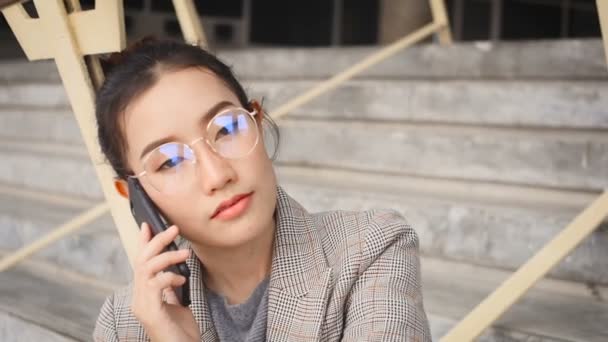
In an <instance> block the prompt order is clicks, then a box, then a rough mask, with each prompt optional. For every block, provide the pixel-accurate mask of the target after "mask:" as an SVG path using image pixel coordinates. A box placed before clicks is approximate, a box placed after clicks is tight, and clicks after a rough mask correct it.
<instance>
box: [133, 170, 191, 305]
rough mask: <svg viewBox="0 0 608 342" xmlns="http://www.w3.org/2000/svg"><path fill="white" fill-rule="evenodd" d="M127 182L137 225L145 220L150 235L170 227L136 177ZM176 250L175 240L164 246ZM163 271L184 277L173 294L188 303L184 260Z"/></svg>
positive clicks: (186, 271) (188, 276) (188, 280)
mask: <svg viewBox="0 0 608 342" xmlns="http://www.w3.org/2000/svg"><path fill="white" fill-rule="evenodd" d="M127 182H128V183H129V202H130V205H131V213H132V214H133V217H134V218H135V222H137V226H138V227H140V228H141V224H142V223H143V222H146V223H147V224H148V225H149V226H150V229H151V231H152V235H153V236H154V235H156V234H158V233H160V232H162V231H164V230H166V229H167V228H169V227H170V225H169V223H168V222H167V220H166V219H165V217H164V216H163V215H162V214H161V213H160V211H159V210H158V208H157V207H156V205H155V204H154V202H152V199H150V196H148V194H147V193H146V191H145V190H144V188H143V187H142V186H141V184H140V183H139V180H138V179H137V178H131V177H129V178H128V181H127ZM176 250H178V248H177V245H176V244H175V242H173V241H171V243H170V244H169V245H168V246H167V247H166V248H165V250H164V251H163V252H166V251H176ZM165 271H170V272H173V273H176V274H180V275H182V276H184V277H185V278H186V282H185V283H184V284H183V285H181V286H179V287H176V288H175V294H176V295H177V298H178V299H179V301H180V303H181V304H182V305H183V306H189V305H190V269H189V268H188V265H186V263H185V262H181V263H179V264H175V265H171V266H169V267H168V268H167V269H165Z"/></svg>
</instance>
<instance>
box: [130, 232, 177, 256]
mask: <svg viewBox="0 0 608 342" xmlns="http://www.w3.org/2000/svg"><path fill="white" fill-rule="evenodd" d="M148 230H149V233H147V234H150V235H151V229H150V228H149V227H148ZM178 233H179V229H177V226H171V227H169V228H168V229H167V230H165V231H163V232H160V233H159V234H156V235H155V236H154V237H152V239H150V240H149V241H148V242H146V243H145V244H144V246H143V248H142V250H141V252H140V254H139V262H140V263H144V262H147V261H148V260H150V259H151V258H152V257H154V256H156V255H158V254H160V253H161V252H162V251H163V249H164V248H165V247H167V245H168V244H170V243H171V242H172V241H173V240H175V238H176V237H177V234H178ZM144 238H145V236H144V237H143V238H142V241H143V239H144Z"/></svg>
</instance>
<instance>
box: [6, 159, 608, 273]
mask: <svg viewBox="0 0 608 342" xmlns="http://www.w3.org/2000/svg"><path fill="white" fill-rule="evenodd" d="M277 171H278V175H279V180H280V184H282V185H283V186H284V187H285V188H286V189H287V190H288V191H289V193H290V194H292V195H293V196H294V197H295V198H296V199H298V200H299V201H300V202H301V203H302V204H303V205H304V206H305V207H306V208H309V210H311V211H324V210H333V209H352V210H364V209H369V208H375V207H390V208H394V209H396V210H398V211H400V212H401V213H403V214H404V215H405V217H407V218H408V219H409V220H410V221H411V223H412V225H413V227H415V229H416V231H417V232H418V233H419V236H420V243H421V249H422V252H423V253H424V254H425V255H429V256H433V257H439V258H444V259H449V260H459V261H463V262H468V263H473V264H478V265H485V266H490V267H499V268H505V269H510V270H513V269H516V268H518V267H519V266H520V265H521V264H523V263H524V262H525V261H526V260H527V259H528V258H529V257H531V256H532V255H534V253H536V252H537V251H538V250H539V249H540V248H541V247H542V246H543V245H544V244H545V243H546V242H548V241H549V240H550V239H551V238H552V237H554V236H555V235H556V234H557V233H558V232H559V231H560V230H561V229H563V228H564V227H565V226H566V225H567V224H568V223H569V222H570V221H571V220H572V219H573V218H574V217H575V216H576V215H577V214H578V213H579V212H580V211H581V210H582V209H583V208H584V207H585V206H586V205H587V204H589V203H590V202H591V201H592V200H593V198H594V197H595V196H596V194H595V193H589V192H575V191H562V190H552V189H535V188H527V187H513V186H506V185H497V184H489V183H463V182H454V181H447V180H435V179H424V178H413V177H403V176H395V175H390V174H369V173H360V172H353V171H345V170H336V169H328V168H325V169H314V168H302V167H293V166H278V167H277ZM68 179H69V178H68ZM97 200H100V199H97ZM0 203H2V206H1V208H2V209H0V222H1V223H2V225H3V226H5V227H6V228H5V229H4V230H3V232H4V234H6V235H7V238H4V239H2V240H0V248H1V249H5V250H12V249H16V248H18V247H20V246H23V245H25V244H26V243H28V242H31V241H33V240H34V239H36V238H38V237H39V236H41V235H42V234H44V233H46V232H48V231H49V230H50V229H52V228H53V227H56V226H59V225H60V224H61V223H63V222H66V221H68V220H70V219H71V218H72V217H74V216H75V215H76V214H78V213H79V212H82V211H84V210H85V209H87V208H89V207H92V206H93V203H95V201H94V200H91V199H86V198H82V197H74V196H69V197H68V196H60V195H58V194H56V193H55V192H52V193H51V194H48V193H44V192H41V191H40V190H35V191H32V190H29V192H28V190H27V189H24V188H16V187H9V186H6V185H5V186H3V187H2V186H0ZM125 205H126V202H125ZM32 208H35V209H34V210H32ZM113 227H114V226H113V224H112V221H111V219H110V218H109V215H107V216H106V217H104V218H103V219H100V220H99V222H96V223H93V224H91V225H90V226H87V227H85V228H84V230H83V231H82V232H81V233H80V234H79V235H75V236H73V237H70V238H69V239H65V240H61V241H60V242H58V243H56V244H54V245H52V246H49V247H48V248H47V249H45V250H43V251H41V252H40V254H39V255H37V257H38V258H39V259H42V260H45V261H48V262H53V263H57V264H59V265H61V266H63V267H67V268H70V269H72V270H74V271H77V272H80V273H84V274H89V275H91V276H98V277H103V278H105V279H114V280H115V281H125V280H126V279H128V278H129V276H130V269H129V268H128V266H127V263H126V261H124V260H126V255H124V253H123V252H122V250H121V248H120V241H119V239H118V236H117V233H116V231H115V230H114V228H113ZM505 241H509V243H505ZM606 246H608V231H606V230H605V229H600V230H598V231H597V232H595V233H594V234H592V235H591V236H590V237H589V238H588V239H587V240H586V241H585V242H584V243H583V244H582V245H581V246H579V247H578V248H577V249H576V250H575V251H574V252H573V253H572V254H571V255H569V256H568V257H567V258H566V259H565V260H564V261H563V262H561V263H560V264H559V265H558V266H557V267H556V268H555V269H554V270H553V271H552V272H551V276H552V277H556V278H561V279H568V280H572V281H578V282H585V283H593V284H608V248H606ZM91 260H96V263H94V264H91ZM123 261H124V263H123V264H121V262H123Z"/></svg>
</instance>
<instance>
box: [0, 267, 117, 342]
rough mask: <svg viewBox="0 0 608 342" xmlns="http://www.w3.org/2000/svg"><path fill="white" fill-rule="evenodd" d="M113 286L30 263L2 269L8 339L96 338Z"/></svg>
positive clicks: (0, 304) (2, 319) (2, 332)
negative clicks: (104, 306) (102, 309)
mask: <svg viewBox="0 0 608 342" xmlns="http://www.w3.org/2000/svg"><path fill="white" fill-rule="evenodd" d="M112 290H113V289H112V288H107V287H104V286H100V285H99V284H97V283H96V282H94V281H91V280H86V279H84V278H82V277H80V276H78V275H75V274H72V273H69V272H65V271H62V270H60V269H56V268H51V267H43V266H41V265H38V264H35V263H32V262H28V263H27V264H25V265H21V266H19V267H17V268H13V269H10V270H7V271H4V272H2V273H0V326H4V327H5V329H0V337H2V341H24V342H25V341H53V342H55V341H56V342H68V341H69V342H72V341H91V340H92V333H93V327H94V326H95V320H96V319H97V315H98V313H99V309H100V308H101V305H102V304H103V301H104V299H105V297H106V296H107V295H109V294H110V293H111V292H112Z"/></svg>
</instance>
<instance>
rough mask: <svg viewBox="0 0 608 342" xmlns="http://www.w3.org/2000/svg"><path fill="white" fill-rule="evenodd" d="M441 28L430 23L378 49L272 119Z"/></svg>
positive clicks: (303, 96)
mask: <svg viewBox="0 0 608 342" xmlns="http://www.w3.org/2000/svg"><path fill="white" fill-rule="evenodd" d="M441 27H442V24H441V23H437V22H435V23H430V24H427V25H426V26H423V27H422V28H420V29H418V30H417V31H414V32H412V33H410V34H408V35H407V36H405V37H403V38H401V39H399V40H397V41H396V42H394V43H392V44H390V45H388V46H386V47H384V48H382V49H380V50H379V51H377V52H375V53H373V54H371V55H370V56H368V57H366V58H364V59H363V60H362V61H360V62H358V63H355V65H353V66H351V67H349V68H348V69H346V70H344V71H342V72H340V73H338V74H336V75H334V76H333V77H331V78H329V79H327V80H325V81H322V82H320V83H319V84H317V85H316V86H314V87H312V88H311V89H309V90H307V91H305V92H304V93H303V94H301V95H299V96H297V97H295V98H293V99H291V100H289V101H288V102H287V103H285V104H283V105H282V106H280V107H279V108H277V109H276V110H274V111H273V113H272V114H271V115H272V117H273V119H279V118H280V117H282V116H284V115H287V114H288V113H289V112H291V111H292V110H294V109H295V108H298V107H300V106H302V105H303V104H305V103H307V102H309V101H312V100H313V99H315V98H317V97H319V96H321V95H323V94H325V93H326V92H328V91H330V90H332V89H334V88H336V87H338V86H339V85H341V84H342V83H344V82H346V81H347V80H349V79H351V78H353V77H355V76H356V75H357V74H359V73H361V72H363V71H365V70H367V69H369V68H371V67H372V66H374V65H376V64H378V63H380V62H381V61H383V60H385V59H387V58H389V57H390V56H393V55H394V54H396V53H397V52H399V51H401V50H403V49H405V48H407V47H409V46H411V45H414V44H416V43H417V42H419V41H421V40H423V39H425V38H426V37H428V36H430V35H432V34H433V33H435V32H437V30H439V29H440V28H441Z"/></svg>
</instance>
